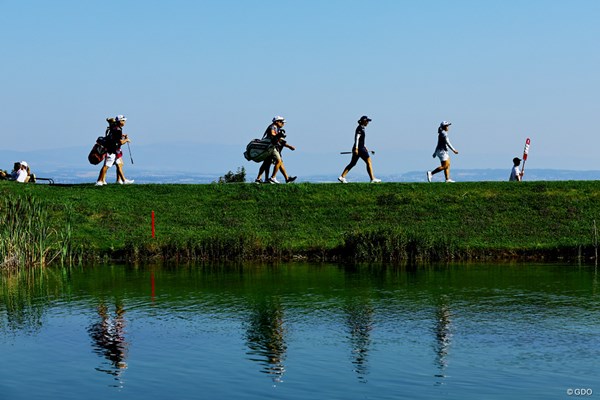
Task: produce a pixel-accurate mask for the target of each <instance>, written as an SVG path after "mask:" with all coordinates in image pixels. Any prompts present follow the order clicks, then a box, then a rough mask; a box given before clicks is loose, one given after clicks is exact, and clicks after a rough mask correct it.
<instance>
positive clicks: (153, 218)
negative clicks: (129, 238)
mask: <svg viewBox="0 0 600 400" xmlns="http://www.w3.org/2000/svg"><path fill="white" fill-rule="evenodd" d="M152 237H153V238H154V211H152Z"/></svg>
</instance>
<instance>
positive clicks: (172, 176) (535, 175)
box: [34, 168, 600, 184]
mask: <svg viewBox="0 0 600 400" xmlns="http://www.w3.org/2000/svg"><path fill="white" fill-rule="evenodd" d="M97 170H99V168H97ZM97 170H95V171H93V172H91V173H90V172H84V173H77V172H73V173H70V172H68V171H65V170H64V169H57V170H48V171H45V172H44V173H43V174H37V175H38V176H40V177H47V178H52V179H53V180H54V181H55V182H56V183H93V182H95V180H96V177H97V175H98V171H97ZM34 172H35V171H34ZM234 172H235V171H234ZM254 173H255V171H254V170H252V171H246V181H247V182H252V181H253V180H254V175H253V174H254ZM113 174H114V173H112V172H110V171H109V174H108V179H107V181H108V182H109V183H111V182H112V181H114V175H113ZM222 175H223V174H221V175H219V174H202V173H186V172H177V171H172V172H171V171H168V172H156V171H151V170H140V169H136V170H135V174H132V173H129V174H128V177H129V178H131V179H135V182H136V183H172V184H205V183H213V182H216V181H218V180H219V177H220V176H222ZM379 178H380V179H381V180H382V181H383V182H406V183H409V182H425V181H426V177H425V173H424V172H423V171H410V172H406V173H403V174H395V175H379ZM452 179H454V180H455V181H456V182H481V181H508V174H507V172H506V171H505V170H503V169H472V170H460V169H457V170H453V171H452ZM524 180H525V181H569V180H600V171H567V170H552V169H531V170H528V171H527V172H526V175H525V179H524ZM349 181H350V182H368V181H369V179H368V176H366V175H364V176H361V175H358V174H354V175H353V176H352V179H349ZM297 182H299V183H300V182H313V183H331V182H337V175H336V174H330V175H308V176H299V177H298V181H297ZM434 182H443V177H442V176H441V174H440V175H438V176H434Z"/></svg>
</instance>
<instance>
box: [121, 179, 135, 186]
mask: <svg viewBox="0 0 600 400" xmlns="http://www.w3.org/2000/svg"><path fill="white" fill-rule="evenodd" d="M133 182H134V180H133V179H125V180H124V181H123V184H124V185H131V184H132V183H133Z"/></svg>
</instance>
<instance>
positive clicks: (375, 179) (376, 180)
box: [371, 178, 381, 183]
mask: <svg viewBox="0 0 600 400" xmlns="http://www.w3.org/2000/svg"><path fill="white" fill-rule="evenodd" d="M371 183H381V179H377V178H373V179H371Z"/></svg>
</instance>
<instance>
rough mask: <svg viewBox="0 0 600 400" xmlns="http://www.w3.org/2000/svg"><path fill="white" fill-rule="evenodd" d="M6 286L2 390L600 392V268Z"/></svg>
mask: <svg viewBox="0 0 600 400" xmlns="http://www.w3.org/2000/svg"><path fill="white" fill-rule="evenodd" d="M0 283H1V286H0V354H1V361H0V399H11V400H12V399H84V398H85V399H109V398H110V399H113V398H117V399H118V398H122V399H128V400H129V399H134V400H135V399H265V398H267V399H268V398H272V399H430V398H447V399H496V398H497V399H501V398H506V399H520V398H523V399H525V398H526V399H550V398H551V399H557V398H572V397H576V396H574V395H573V396H569V395H568V393H570V392H568V391H569V390H573V391H574V393H575V390H578V389H585V390H586V392H585V393H587V394H589V393H592V396H586V397H588V398H589V397H597V396H598V395H600V384H599V382H600V296H599V287H598V279H597V272H596V270H595V269H594V267H591V268H590V267H578V266H561V265H483V266H482V265H453V266H440V267H426V268H424V267H419V268H414V269H413V268H392V267H385V266H380V265H378V266H360V267H348V266H338V265H315V264H298V263H294V264H284V265H277V266H266V265H258V266H257V265H244V266H235V267H234V266H228V267H218V266H206V265H203V266H193V267H189V266H186V267H181V266H179V267H176V268H167V267H143V268H142V267H139V268H134V267H126V266H101V267H93V268H92V267H90V268H84V267H82V268H73V269H49V270H46V271H42V272H40V271H36V272H30V273H19V274H4V275H0ZM578 393H580V392H578ZM580 397H581V396H580Z"/></svg>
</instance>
